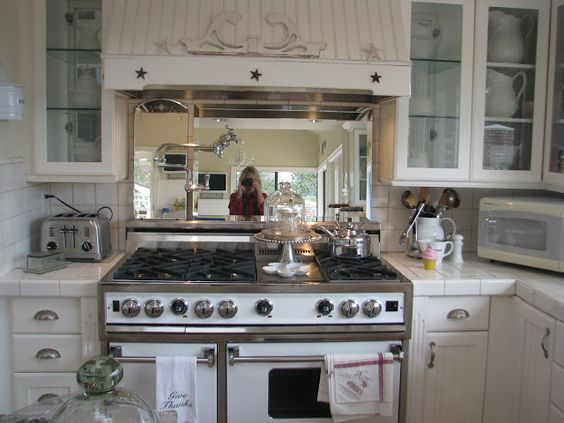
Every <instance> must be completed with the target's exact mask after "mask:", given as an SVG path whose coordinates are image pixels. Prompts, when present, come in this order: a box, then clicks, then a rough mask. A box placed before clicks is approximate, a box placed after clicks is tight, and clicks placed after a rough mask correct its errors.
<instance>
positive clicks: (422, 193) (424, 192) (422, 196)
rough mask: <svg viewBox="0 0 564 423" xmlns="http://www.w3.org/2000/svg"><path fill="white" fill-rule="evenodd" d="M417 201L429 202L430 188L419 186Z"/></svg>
mask: <svg viewBox="0 0 564 423" xmlns="http://www.w3.org/2000/svg"><path fill="white" fill-rule="evenodd" d="M419 201H423V202H424V203H425V204H431V188H429V187H421V188H419Z"/></svg>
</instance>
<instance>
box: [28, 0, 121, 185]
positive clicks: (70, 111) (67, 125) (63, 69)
mask: <svg viewBox="0 0 564 423" xmlns="http://www.w3.org/2000/svg"><path fill="white" fill-rule="evenodd" d="M25 7H27V6H25ZM101 7H102V2H101V0H83V1H81V2H74V3H73V2H67V1H63V0H56V1H49V2H46V1H34V2H33V3H32V7H31V9H30V10H29V11H30V13H31V14H32V18H31V19H30V20H32V23H30V25H32V26H33V30H32V31H31V34H32V37H33V46H34V48H33V49H32V51H31V52H30V53H25V55H26V57H27V59H26V61H27V60H29V61H30V63H29V66H30V67H31V69H32V71H33V79H34V81H33V84H32V87H33V93H32V94H33V96H30V97H32V98H33V106H32V109H33V122H34V130H33V139H32V143H31V145H30V148H29V151H26V155H27V156H26V161H27V166H26V167H27V178H28V180H30V181H46V182H62V181H66V182H111V181H116V180H120V179H123V178H125V176H126V175H127V101H126V98H125V97H123V96H121V95H119V94H117V93H116V92H114V91H110V90H102V89H101V83H102V72H101V69H102V67H101V64H102V62H101V56H100V54H101V45H100V42H99V40H98V37H97V35H96V34H97V33H98V31H100V30H101V27H102V21H101V15H102V13H101ZM21 26H22V28H26V29H25V31H26V32H29V28H28V26H27V25H21ZM22 36H24V35H22ZM25 36H26V37H29V35H25ZM25 39H27V38H25ZM85 40H86V41H85ZM29 55H32V56H31V57H30V56H29Z"/></svg>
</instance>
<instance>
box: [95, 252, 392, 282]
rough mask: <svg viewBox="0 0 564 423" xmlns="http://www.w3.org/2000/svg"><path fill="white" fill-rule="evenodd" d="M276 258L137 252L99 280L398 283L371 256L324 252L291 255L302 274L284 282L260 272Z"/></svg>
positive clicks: (250, 254)
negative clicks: (345, 255) (302, 265)
mask: <svg viewBox="0 0 564 423" xmlns="http://www.w3.org/2000/svg"><path fill="white" fill-rule="evenodd" d="M277 259H278V255H277V252H276V251H274V252H270V253H268V254H264V253H262V252H261V251H260V249H258V248H257V249H255V247H254V246H253V245H252V244H251V245H249V246H244V245H243V246H241V244H239V245H238V246H237V247H228V248H222V247H221V246H213V245H200V246H197V247H196V246H193V247H192V248H186V247H183V246H180V247H173V248H167V247H155V248H147V247H139V248H138V249H137V250H135V251H134V252H133V253H132V254H131V256H129V257H126V258H125V259H124V260H123V261H122V262H120V263H119V264H118V265H117V266H116V268H115V269H114V270H113V272H112V273H111V274H109V275H108V276H107V278H104V279H105V282H108V281H111V282H115V283H120V282H121V281H123V282H127V281H135V282H151V283H174V282H183V283H186V282H189V283H206V282H209V283H213V282H222V283H250V284H256V283H259V284H261V283H266V284H269V283H312V282H315V283H323V282H326V283H327V282H331V283H332V282H344V283H347V282H392V283H393V282H400V280H399V279H398V275H397V274H396V272H394V271H393V270H391V269H390V268H389V267H388V266H387V265H386V264H385V263H383V262H382V261H381V260H380V259H378V258H377V257H366V258H362V259H359V258H347V257H333V256H331V254H330V253H329V252H328V251H326V250H324V249H319V250H318V249H315V250H313V249H312V250H311V251H309V253H308V254H305V255H297V260H298V261H300V262H302V263H303V264H305V265H307V268H308V269H309V271H308V272H307V274H305V275H296V276H292V277H290V278H284V277H282V276H279V275H268V274H266V273H265V272H264V271H263V270H262V268H263V266H264V265H267V264H270V263H271V262H273V261H276V260H277Z"/></svg>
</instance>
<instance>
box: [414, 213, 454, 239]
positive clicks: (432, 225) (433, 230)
mask: <svg viewBox="0 0 564 423" xmlns="http://www.w3.org/2000/svg"><path fill="white" fill-rule="evenodd" d="M443 222H449V223H450V225H451V226H452V232H451V233H450V234H449V235H448V237H449V238H451V237H452V236H453V235H454V234H455V233H456V224H455V223H454V220H452V219H451V218H449V217H419V218H418V219H417V223H416V225H417V226H416V233H417V239H418V240H429V241H444V240H445V239H446V236H445V231H444V229H443V226H442V223H443Z"/></svg>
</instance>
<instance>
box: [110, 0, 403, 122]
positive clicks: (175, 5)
mask: <svg viewBox="0 0 564 423" xmlns="http://www.w3.org/2000/svg"><path fill="white" fill-rule="evenodd" d="M103 13H104V17H103V22H104V37H103V47H102V66H103V74H104V88H105V89H111V90H120V91H126V92H128V93H129V94H130V95H134V96H137V97H143V98H147V97H158V96H163V97H164V96H168V97H173V98H187V99H188V98H199V99H201V98H204V99H207V100H208V101H207V106H206V107H203V103H202V107H200V110H201V111H202V113H203V111H204V110H205V109H206V108H207V112H206V113H207V116H210V111H211V110H212V109H213V110H215V111H214V112H213V113H215V115H218V116H221V113H222V112H221V110H220V108H221V107H220V106H221V105H222V104H229V102H230V101H232V102H234V101H236V102H237V103H238V104H239V105H241V104H244V103H245V101H246V102H247V104H249V105H252V104H254V103H255V102H260V103H261V104H264V103H265V101H266V102H267V103H268V102H271V103H272V104H284V103H285V102H288V103H290V102H291V103H292V104H299V103H300V101H302V102H303V104H311V102H312V101H315V100H316V99H321V100H320V101H323V102H324V103H325V104H327V103H331V102H334V103H335V104H339V105H340V106H339V108H342V104H347V103H350V104H351V108H352V107H354V106H352V104H353V103H356V104H357V105H358V104H359V103H362V104H373V103H375V102H377V101H378V100H379V99H383V98H389V97H391V96H394V97H395V96H409V94H410V61H409V46H408V40H409V25H407V23H408V22H409V16H410V0H244V1H235V0H214V1H211V0H103ZM228 91H231V92H234V93H238V94H236V95H232V96H231V97H230V96H226V95H225V93H226V92H228ZM214 93H215V94H214ZM235 98H236V100H235ZM277 108H278V109H280V107H277ZM307 111H308V110H307V109H305V110H299V111H298V112H300V113H304V114H307ZM344 111H345V112H348V111H349V110H348V109H347V110H344ZM262 112H263V113H265V114H267V115H269V116H271V115H270V114H269V111H268V110H263V111H262ZM327 112H328V113H330V112H331V111H330V110H327ZM355 113H364V111H362V110H359V111H357V112H355Z"/></svg>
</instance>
